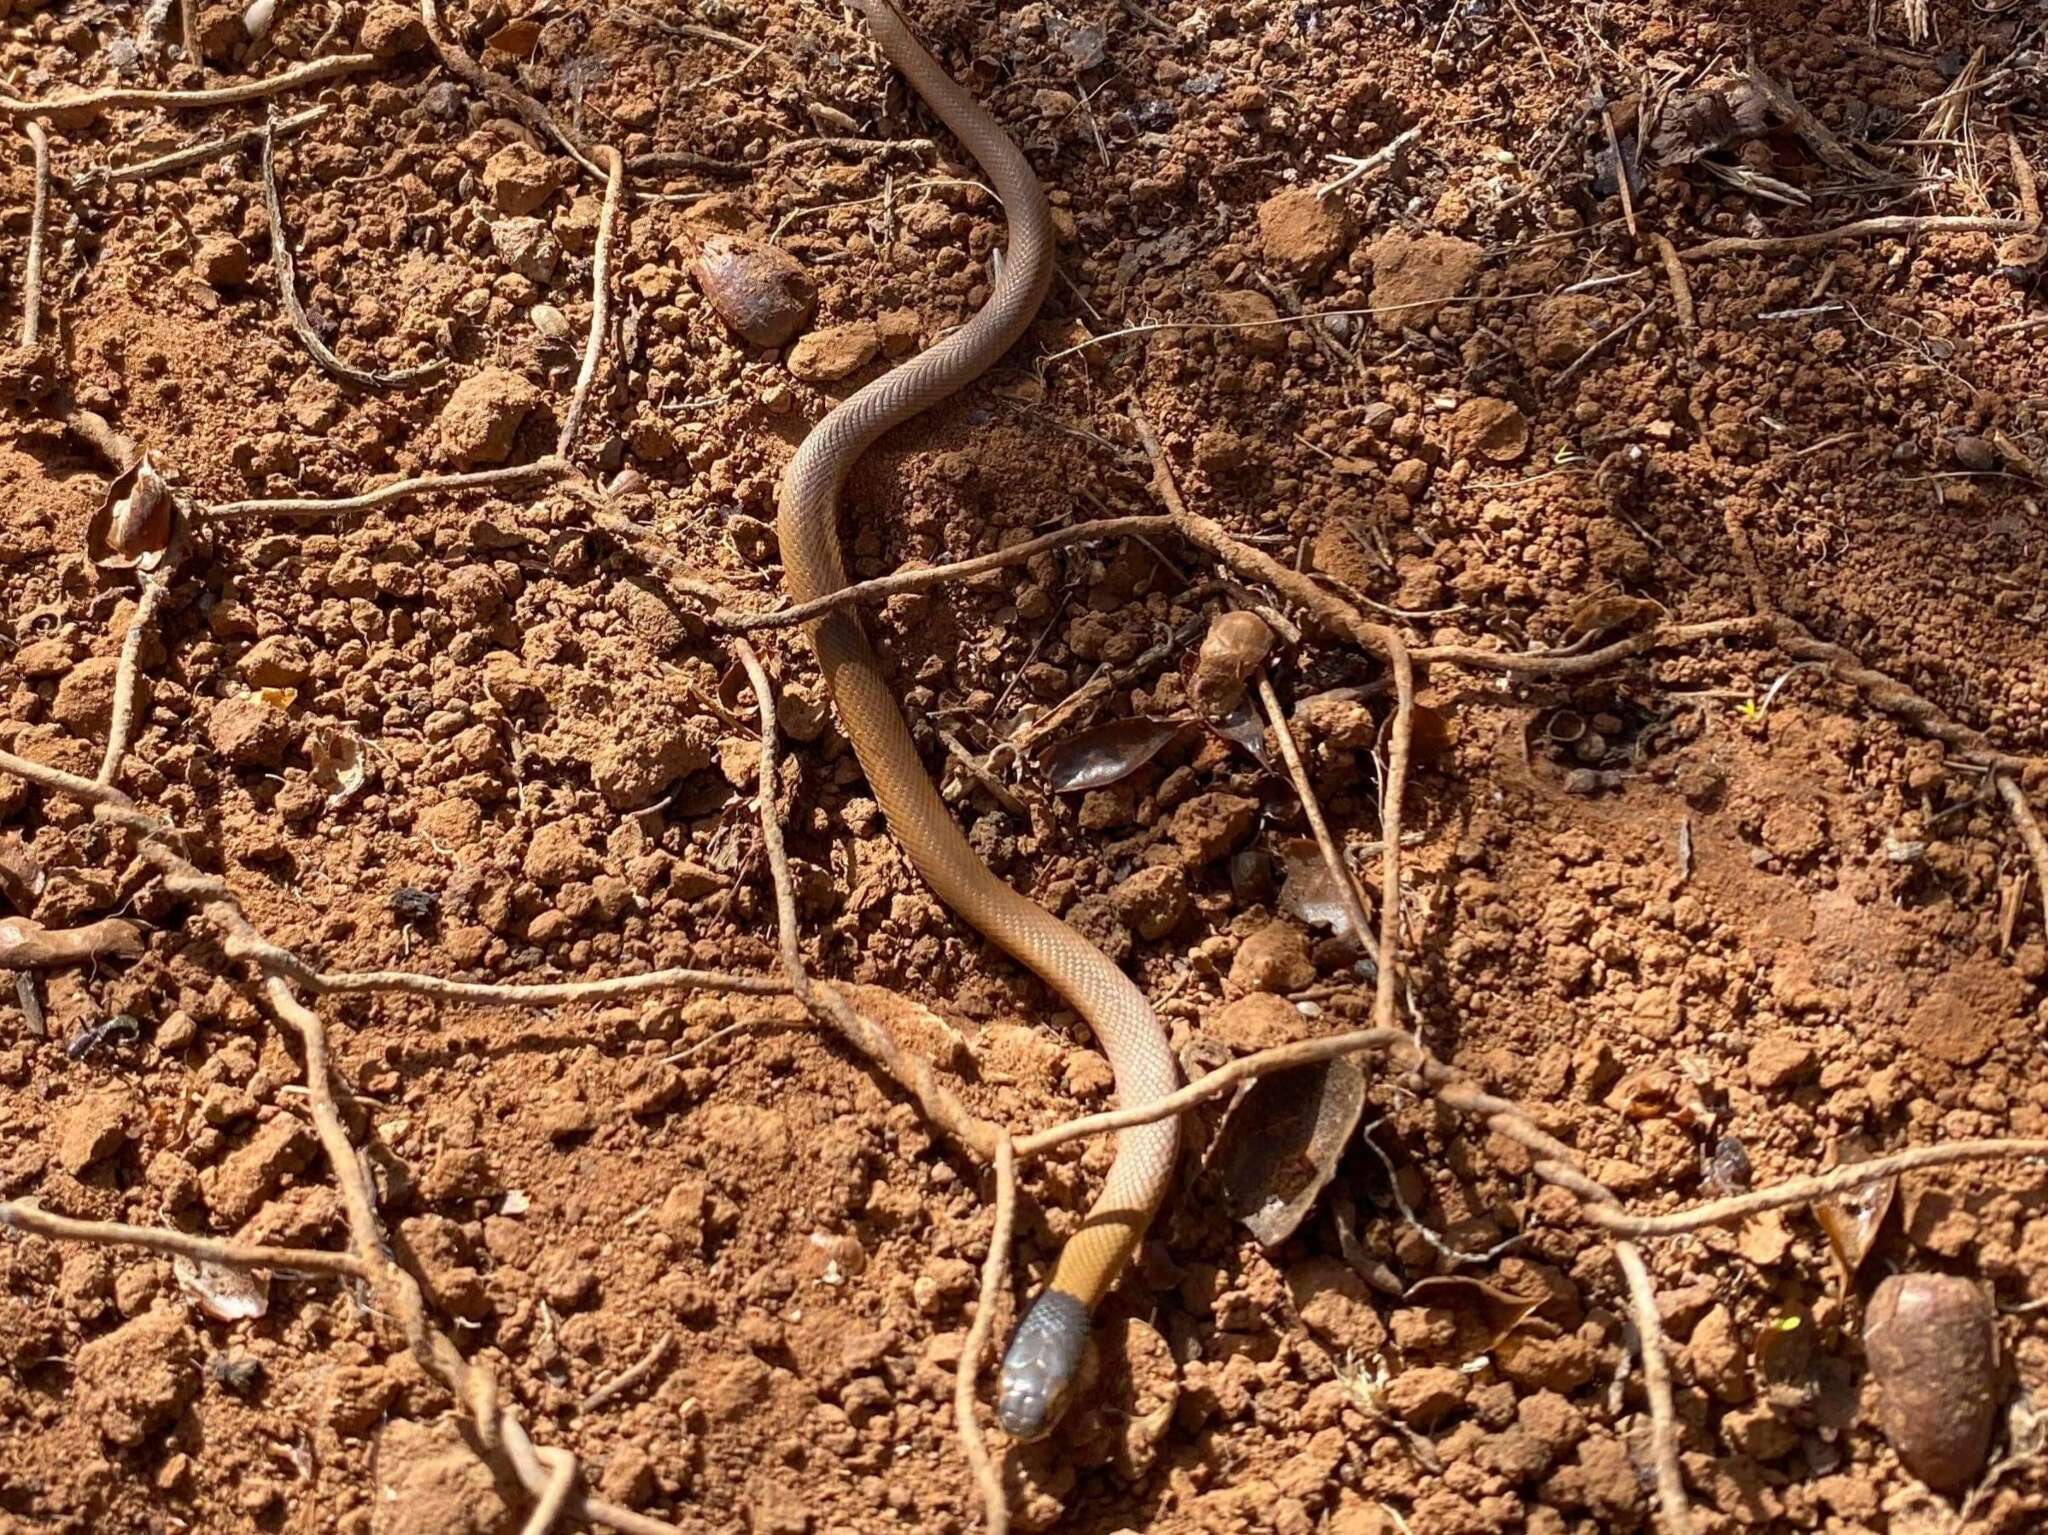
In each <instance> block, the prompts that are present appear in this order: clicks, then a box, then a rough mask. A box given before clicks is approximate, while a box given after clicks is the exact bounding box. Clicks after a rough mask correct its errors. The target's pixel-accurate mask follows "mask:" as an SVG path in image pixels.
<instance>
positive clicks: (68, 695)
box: [50, 656, 147, 736]
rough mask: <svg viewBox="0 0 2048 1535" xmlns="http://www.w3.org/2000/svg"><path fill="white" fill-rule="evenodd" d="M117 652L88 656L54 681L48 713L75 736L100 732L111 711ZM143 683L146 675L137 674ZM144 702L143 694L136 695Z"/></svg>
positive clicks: (118, 665)
mask: <svg viewBox="0 0 2048 1535" xmlns="http://www.w3.org/2000/svg"><path fill="white" fill-rule="evenodd" d="M120 665H121V662H120V658H119V657H117V656H92V657H89V658H88V659H86V660H83V661H80V662H79V663H78V664H77V665H76V666H74V667H72V668H71V670H70V671H69V672H67V673H65V676H64V680H63V681H62V682H60V683H58V684H57V696H56V697H55V698H54V699H52V700H51V701H50V717H51V718H52V719H54V720H56V722H57V723H58V724H60V725H62V726H63V727H64V728H65V729H66V730H68V731H70V732H71V733H72V734H73V735H76V736H94V735H101V734H104V733H105V731H106V729H107V725H108V723H109V722H110V721H111V720H112V719H113V715H114V679H115V674H116V672H118V671H119V669H120ZM137 680H138V681H139V682H143V684H144V686H145V689H146V687H147V682H146V678H142V677H138V679H137ZM137 703H138V704H146V697H145V698H141V699H137Z"/></svg>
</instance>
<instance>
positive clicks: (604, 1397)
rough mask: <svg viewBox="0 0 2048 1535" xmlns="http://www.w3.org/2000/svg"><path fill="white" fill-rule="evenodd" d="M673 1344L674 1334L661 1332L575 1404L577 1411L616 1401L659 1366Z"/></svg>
mask: <svg viewBox="0 0 2048 1535" xmlns="http://www.w3.org/2000/svg"><path fill="white" fill-rule="evenodd" d="M675 1346H676V1339H675V1334H674V1333H666V1332H665V1333H663V1334H662V1335H661V1336H660V1337H659V1338H656V1339H655V1340H654V1346H653V1347H652V1348H650V1349H648V1350H647V1352H646V1353H644V1354H642V1355H641V1356H640V1357H639V1358H638V1359H637V1360H635V1361H634V1362H633V1363H632V1364H630V1365H628V1366H627V1367H626V1368H625V1369H623V1370H621V1371H620V1372H619V1373H618V1374H617V1375H615V1376H614V1377H613V1378H612V1379H610V1380H608V1381H606V1382H605V1383H604V1384H603V1385H602V1386H599V1387H598V1388H597V1389H596V1390H595V1391H593V1392H591V1393H590V1395H588V1396H586V1397H585V1398H584V1399H583V1401H582V1402H581V1403H580V1404H579V1405H578V1406H577V1408H576V1410H577V1412H579V1413H587V1412H594V1411H596V1410H597V1409H598V1408H600V1407H602V1406H604V1404H605V1403H606V1402H610V1401H616V1400H617V1399H618V1398H619V1397H622V1396H624V1395H625V1394H626V1393H627V1392H628V1391H631V1390H632V1389H633V1388H634V1387H635V1386H637V1385H639V1384H640V1382H642V1381H643V1380H645V1379H647V1377H648V1376H650V1375H652V1374H653V1373H654V1372H655V1371H656V1370H658V1369H659V1368H661V1365H662V1363H663V1361H664V1360H666V1359H667V1358H668V1356H669V1353H670V1351H671V1350H672V1349H674V1348H675Z"/></svg>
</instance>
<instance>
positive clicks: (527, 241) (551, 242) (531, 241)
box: [491, 217, 562, 282]
mask: <svg viewBox="0 0 2048 1535" xmlns="http://www.w3.org/2000/svg"><path fill="white" fill-rule="evenodd" d="M491 248H492V249H493V250H495V251H497V253H498V259H499V260H500V261H502V262H504V263H505V265H506V266H508V267H510V268H511V269H512V270H513V271H515V272H517V273H518V274H519V275H520V276H521V277H525V278H529V279H531V280H532V281H534V282H546V281H547V280H548V279H549V278H551V277H553V276H554V275H555V268H556V266H557V265H559V264H560V262H561V259H562V247H561V245H560V243H559V242H557V241H556V239H555V237H554V235H552V234H551V233H549V231H548V226H547V225H545V224H543V223H542V222H541V221H540V220H539V219H537V218H532V217H522V218H509V219H499V220H498V222H497V223H495V224H493V225H491Z"/></svg>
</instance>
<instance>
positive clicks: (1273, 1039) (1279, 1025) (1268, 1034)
mask: <svg viewBox="0 0 2048 1535" xmlns="http://www.w3.org/2000/svg"><path fill="white" fill-rule="evenodd" d="M1202 1032H1203V1033H1204V1034H1205V1035H1207V1036H1208V1037H1209V1038H1211V1039H1217V1040H1221V1041H1222V1042H1223V1043H1224V1044H1226V1045H1228V1046H1230V1048H1231V1049H1233V1050H1237V1051H1240V1052H1242V1053H1244V1054H1246V1055H1250V1054H1252V1053H1253V1052H1255V1051H1259V1050H1270V1049H1272V1048H1273V1047H1274V1046H1276V1045H1289V1044H1292V1043H1294V1041H1296V1040H1297V1039H1300V1038H1301V1037H1302V1034H1303V1029H1302V1017H1301V1014H1300V1013H1299V1012H1298V1011H1297V1010H1296V1009H1295V1006H1294V1004H1293V1003H1292V1002H1289V1001H1288V1000H1287V999H1286V998H1285V997H1276V996H1274V995H1273V993H1271V992H1270V991H1255V992H1253V993H1252V994H1251V995H1250V996H1248V997H1240V998H1238V1000H1237V1001H1235V1002H1232V1003H1229V1004H1227V1005H1226V1006H1224V1007H1223V1008H1221V1009H1219V1010H1218V1011H1217V1012H1215V1013H1214V1014H1212V1015H1211V1016H1210V1019H1209V1021H1208V1023H1207V1025H1206V1026H1205V1027H1204V1028H1203V1030H1202Z"/></svg>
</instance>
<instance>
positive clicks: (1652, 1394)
mask: <svg viewBox="0 0 2048 1535" xmlns="http://www.w3.org/2000/svg"><path fill="white" fill-rule="evenodd" d="M1614 1257H1615V1261H1616V1262H1618V1263H1619V1264H1620V1265H1621V1272H1622V1275H1623V1276H1624V1277H1625V1278H1626V1279H1627V1280H1628V1294H1629V1309H1630V1310H1631V1311H1632V1312H1633V1313H1634V1315H1635V1324H1636V1351H1637V1353H1639V1354H1640V1355H1641V1356H1642V1361H1643V1390H1644V1391H1645V1392H1646V1393H1647V1394H1648V1396H1649V1398H1650V1459H1651V1461H1652V1462H1653V1463H1654V1464H1655V1466H1656V1468H1657V1509H1658V1512H1659V1513H1661V1514H1662V1515H1663V1516H1664V1527H1665V1529H1666V1530H1667V1531H1668V1532H1670V1535H1692V1527H1693V1525H1692V1501H1691V1499H1689V1498H1688V1497H1687V1496H1686V1492H1685V1474H1684V1472H1683V1471H1682V1470H1680V1468H1679V1461H1678V1411H1677V1407H1676V1405H1675V1404H1674V1403H1673V1402H1672V1399H1671V1367H1670V1365H1669V1364H1668V1363H1667V1362H1666V1360H1665V1356H1664V1321H1663V1318H1662V1316H1661V1315H1659V1313H1658V1311H1657V1287H1656V1286H1655V1285H1654V1284H1652V1283H1651V1281H1650V1270H1649V1268H1648V1267H1647V1266H1646V1265H1645V1264H1644V1262H1643V1255H1642V1253H1641V1252H1640V1251H1638V1250H1637V1248H1636V1245H1635V1244H1634V1243H1633V1242H1616V1243H1615V1244H1614Z"/></svg>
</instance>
